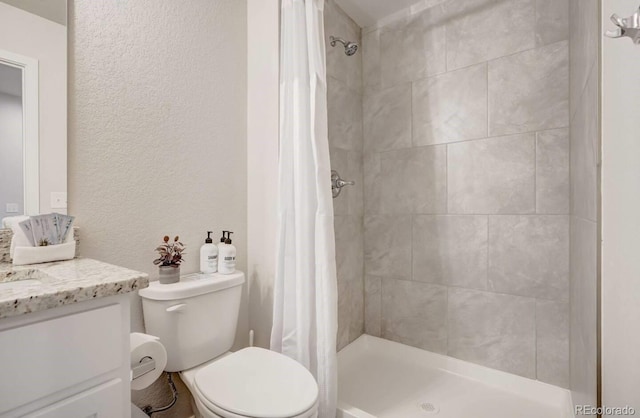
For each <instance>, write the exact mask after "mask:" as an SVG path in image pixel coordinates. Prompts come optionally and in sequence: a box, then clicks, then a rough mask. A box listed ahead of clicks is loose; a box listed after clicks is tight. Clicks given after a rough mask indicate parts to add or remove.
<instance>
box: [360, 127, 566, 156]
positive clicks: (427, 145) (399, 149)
mask: <svg viewBox="0 0 640 418" xmlns="http://www.w3.org/2000/svg"><path fill="white" fill-rule="evenodd" d="M560 129H569V127H568V126H560V127H556V128H545V129H540V130H533V131H525V132H514V133H510V134H500V135H490V136H486V137H479V138H469V139H460V140H456V141H448V142H438V143H435V144H425V145H412V146H410V147H398V148H392V149H383V150H373V151H369V152H377V153H378V154H387V153H392V152H397V151H405V150H411V149H415V148H426V147H437V146H441V145H451V144H464V143H468V142H473V141H487V140H490V139H500V138H503V139H504V138H509V137H515V136H523V135H530V134H532V135H534V136H535V134H536V133H538V132H549V131H556V130H560ZM412 141H413V140H412Z"/></svg>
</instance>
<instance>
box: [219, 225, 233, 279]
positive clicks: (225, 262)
mask: <svg viewBox="0 0 640 418" xmlns="http://www.w3.org/2000/svg"><path fill="white" fill-rule="evenodd" d="M224 232H226V233H227V238H226V239H225V241H224V244H220V246H219V248H218V251H219V253H218V255H219V257H218V272H219V273H220V274H231V273H233V272H234V271H236V247H235V246H233V245H232V244H231V234H233V232H231V231H224Z"/></svg>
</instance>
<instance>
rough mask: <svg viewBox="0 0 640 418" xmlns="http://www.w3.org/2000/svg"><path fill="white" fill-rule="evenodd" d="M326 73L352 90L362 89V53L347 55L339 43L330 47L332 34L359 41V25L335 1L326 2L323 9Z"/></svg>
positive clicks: (359, 90)
mask: <svg viewBox="0 0 640 418" xmlns="http://www.w3.org/2000/svg"><path fill="white" fill-rule="evenodd" d="M324 22H325V36H326V38H325V49H326V58H327V75H328V76H331V77H333V78H337V79H338V80H341V81H343V82H344V83H346V85H347V86H349V88H351V89H352V90H355V91H358V92H361V91H362V55H361V54H356V55H354V56H351V57H348V56H347V55H345V53H344V48H342V46H341V45H340V44H337V46H335V47H332V46H331V44H330V43H329V36H330V35H334V36H338V37H340V38H343V39H348V40H350V41H354V42H360V27H359V26H358V25H357V24H356V23H355V22H354V21H353V20H352V19H351V18H350V17H349V16H348V15H347V14H346V13H345V12H344V11H343V10H342V9H341V8H340V6H338V5H337V4H335V2H328V3H327V7H325V10H324Z"/></svg>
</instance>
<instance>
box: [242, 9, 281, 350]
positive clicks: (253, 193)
mask: <svg viewBox="0 0 640 418" xmlns="http://www.w3.org/2000/svg"><path fill="white" fill-rule="evenodd" d="M279 12H280V1H279V0H248V1H247V21H248V24H247V41H248V42H247V48H248V51H247V52H248V73H247V94H248V100H247V151H248V153H247V159H248V161H249V164H248V173H247V175H248V178H247V187H248V196H247V199H248V239H247V241H248V248H247V254H248V255H247V259H248V260H249V263H248V266H247V269H248V272H249V274H248V276H249V283H250V297H251V299H250V301H251V303H250V312H249V314H250V315H249V316H250V327H251V329H253V330H254V331H255V344H256V345H258V346H261V347H269V340H270V337H271V321H272V314H273V279H274V275H275V271H276V266H275V263H276V239H277V238H276V233H277V214H276V210H277V198H276V196H277V193H278V141H279V138H278V133H279V128H278V103H279V67H280V63H279V60H280V55H279V43H280V26H279Z"/></svg>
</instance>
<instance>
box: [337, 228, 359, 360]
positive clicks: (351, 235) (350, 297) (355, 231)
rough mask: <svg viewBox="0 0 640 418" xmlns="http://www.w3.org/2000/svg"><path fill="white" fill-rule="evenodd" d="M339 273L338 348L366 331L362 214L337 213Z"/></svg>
mask: <svg viewBox="0 0 640 418" xmlns="http://www.w3.org/2000/svg"><path fill="white" fill-rule="evenodd" d="M334 230H335V236H336V270H337V276H338V328H339V333H338V334H339V338H338V348H342V347H343V346H344V344H345V341H346V344H348V343H350V342H351V341H353V340H355V339H356V338H357V337H359V336H360V335H361V334H362V332H363V331H364V247H363V246H364V241H363V238H364V233H363V224H362V217H359V216H335V217H334Z"/></svg>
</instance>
